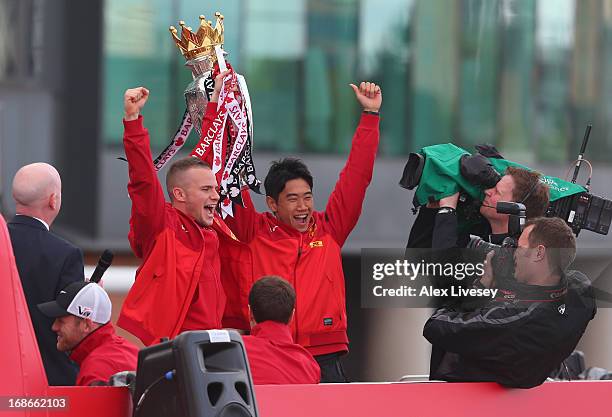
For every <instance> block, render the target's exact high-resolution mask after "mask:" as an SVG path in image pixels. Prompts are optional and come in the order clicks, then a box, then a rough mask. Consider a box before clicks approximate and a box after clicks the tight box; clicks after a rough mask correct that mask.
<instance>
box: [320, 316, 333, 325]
mask: <svg viewBox="0 0 612 417" xmlns="http://www.w3.org/2000/svg"><path fill="white" fill-rule="evenodd" d="M332 324H334V319H332V318H331V317H325V318H324V319H323V326H331V325H332Z"/></svg>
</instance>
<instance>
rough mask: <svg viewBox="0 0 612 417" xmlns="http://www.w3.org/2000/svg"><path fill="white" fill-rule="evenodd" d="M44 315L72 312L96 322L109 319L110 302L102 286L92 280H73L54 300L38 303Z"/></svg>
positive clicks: (105, 321) (60, 315)
mask: <svg viewBox="0 0 612 417" xmlns="http://www.w3.org/2000/svg"><path fill="white" fill-rule="evenodd" d="M38 308H39V309H40V311H42V313H43V314H44V315H46V316H47V317H51V318H57V317H62V316H66V315H68V314H72V315H74V316H77V317H82V318H84V319H90V320H92V321H94V322H96V323H100V324H106V323H108V322H109V321H110V318H111V311H112V309H113V306H112V303H111V300H110V298H109V297H108V294H106V291H104V288H102V287H101V286H99V285H98V284H95V283H93V282H74V283H72V284H70V285H68V286H67V287H66V288H64V289H63V290H61V291H60V293H59V294H58V296H57V299H56V300H55V301H50V302H48V303H43V304H39V305H38Z"/></svg>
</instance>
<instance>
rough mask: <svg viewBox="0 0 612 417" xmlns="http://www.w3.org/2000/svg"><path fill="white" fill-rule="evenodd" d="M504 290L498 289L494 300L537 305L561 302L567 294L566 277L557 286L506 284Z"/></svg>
mask: <svg viewBox="0 0 612 417" xmlns="http://www.w3.org/2000/svg"><path fill="white" fill-rule="evenodd" d="M506 284H507V285H504V288H500V290H499V293H500V295H498V296H497V298H496V300H501V301H510V302H513V303H527V304H529V303H538V302H553V301H562V300H563V299H564V298H565V295H566V294H567V277H566V276H565V274H563V276H562V277H561V280H560V281H559V283H558V284H557V285H550V286H544V285H528V284H522V283H520V282H516V281H514V280H513V281H511V282H507V283H506Z"/></svg>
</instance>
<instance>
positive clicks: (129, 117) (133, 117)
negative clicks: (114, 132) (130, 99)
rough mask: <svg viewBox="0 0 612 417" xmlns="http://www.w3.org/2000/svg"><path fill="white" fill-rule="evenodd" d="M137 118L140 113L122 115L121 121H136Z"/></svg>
mask: <svg viewBox="0 0 612 417" xmlns="http://www.w3.org/2000/svg"><path fill="white" fill-rule="evenodd" d="M138 116H140V113H123V120H126V121H130V120H136V119H138Z"/></svg>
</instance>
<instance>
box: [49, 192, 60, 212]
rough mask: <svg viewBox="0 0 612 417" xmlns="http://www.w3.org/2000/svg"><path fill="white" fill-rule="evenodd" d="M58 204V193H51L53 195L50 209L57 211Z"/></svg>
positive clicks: (50, 198) (50, 197) (50, 199)
mask: <svg viewBox="0 0 612 417" xmlns="http://www.w3.org/2000/svg"><path fill="white" fill-rule="evenodd" d="M58 202H59V198H58V196H57V193H51V195H50V196H49V208H51V210H56V209H57V203H58Z"/></svg>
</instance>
